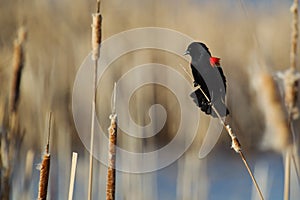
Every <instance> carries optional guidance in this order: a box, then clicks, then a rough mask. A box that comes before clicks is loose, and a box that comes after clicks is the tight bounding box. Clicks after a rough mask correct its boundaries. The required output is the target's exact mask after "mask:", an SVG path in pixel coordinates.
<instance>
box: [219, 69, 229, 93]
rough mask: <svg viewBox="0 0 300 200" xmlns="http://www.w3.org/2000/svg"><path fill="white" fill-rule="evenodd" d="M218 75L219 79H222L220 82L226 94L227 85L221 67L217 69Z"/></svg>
mask: <svg viewBox="0 0 300 200" xmlns="http://www.w3.org/2000/svg"><path fill="white" fill-rule="evenodd" d="M217 69H218V71H219V73H220V75H221V78H222V81H223V84H224V88H225V92H226V87H227V84H226V77H225V75H224V73H223V69H222V68H221V67H217Z"/></svg>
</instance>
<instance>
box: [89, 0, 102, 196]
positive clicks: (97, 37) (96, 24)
mask: <svg viewBox="0 0 300 200" xmlns="http://www.w3.org/2000/svg"><path fill="white" fill-rule="evenodd" d="M92 18H93V22H92V60H94V61H95V63H94V81H93V102H92V113H91V117H92V118H91V119H92V120H91V140H90V151H91V152H90V159H89V160H90V162H89V180H88V197H87V199H88V200H91V199H92V193H93V192H92V190H93V150H94V123H95V112H96V92H97V68H98V62H97V61H98V59H99V57H100V44H101V26H102V16H101V14H100V0H97V10H96V13H94V14H93V15H92Z"/></svg>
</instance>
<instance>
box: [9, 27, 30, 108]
mask: <svg viewBox="0 0 300 200" xmlns="http://www.w3.org/2000/svg"><path fill="white" fill-rule="evenodd" d="M26 38H27V32H26V29H25V28H24V27H23V26H22V27H20V28H19V30H18V36H17V38H16V39H15V41H14V54H13V78H12V85H11V95H10V110H11V112H16V110H17V106H18V102H19V96H20V83H21V76H22V70H23V67H24V63H25V56H24V54H25V53H24V42H25V40H26Z"/></svg>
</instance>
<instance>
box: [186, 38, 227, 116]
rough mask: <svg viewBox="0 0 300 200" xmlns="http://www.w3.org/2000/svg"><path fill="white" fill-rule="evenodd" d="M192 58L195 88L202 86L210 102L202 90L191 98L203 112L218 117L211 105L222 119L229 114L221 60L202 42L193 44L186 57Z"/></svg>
mask: <svg viewBox="0 0 300 200" xmlns="http://www.w3.org/2000/svg"><path fill="white" fill-rule="evenodd" d="M186 54H188V55H190V56H191V58H192V61H191V68H192V74H193V77H194V87H197V86H200V88H201V89H202V90H203V92H204V93H205V95H206V96H207V97H208V99H209V101H208V100H207V99H206V97H205V96H204V94H203V93H202V91H201V90H200V89H197V90H195V91H194V92H193V93H192V94H191V95H190V96H191V97H192V98H193V101H194V102H195V103H196V104H197V106H199V107H200V108H201V110H202V111H203V112H205V113H206V114H208V115H211V116H213V117H217V115H216V113H215V112H214V111H213V110H212V107H211V105H214V107H215V108H216V109H217V111H218V113H219V114H220V115H221V117H224V116H226V115H228V114H229V111H228V109H227V108H226V105H225V104H224V102H225V95H226V78H225V75H224V73H223V70H222V68H221V66H220V58H216V57H212V56H211V53H210V52H209V49H208V48H207V46H206V45H205V44H203V43H201V42H193V43H191V44H190V45H189V46H188V48H187V50H186V52H185V55H186Z"/></svg>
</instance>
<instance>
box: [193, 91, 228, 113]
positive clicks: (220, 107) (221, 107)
mask: <svg viewBox="0 0 300 200" xmlns="http://www.w3.org/2000/svg"><path fill="white" fill-rule="evenodd" d="M190 97H192V99H193V101H194V103H195V104H196V105H197V106H198V107H199V108H200V109H201V111H202V112H204V113H205V114H207V115H211V116H212V117H215V118H216V117H218V116H217V114H216V113H215V111H214V110H213V109H212V106H211V104H210V102H209V101H208V100H207V99H206V97H205V96H204V95H203V93H202V92H201V90H200V89H197V90H195V91H194V92H192V93H191V94H190ZM213 105H214V107H215V108H216V110H217V111H218V113H219V114H220V116H221V117H225V116H226V115H228V114H229V110H228V108H227V107H226V105H225V104H224V102H223V101H222V100H221V99H220V100H217V101H215V102H213Z"/></svg>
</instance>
